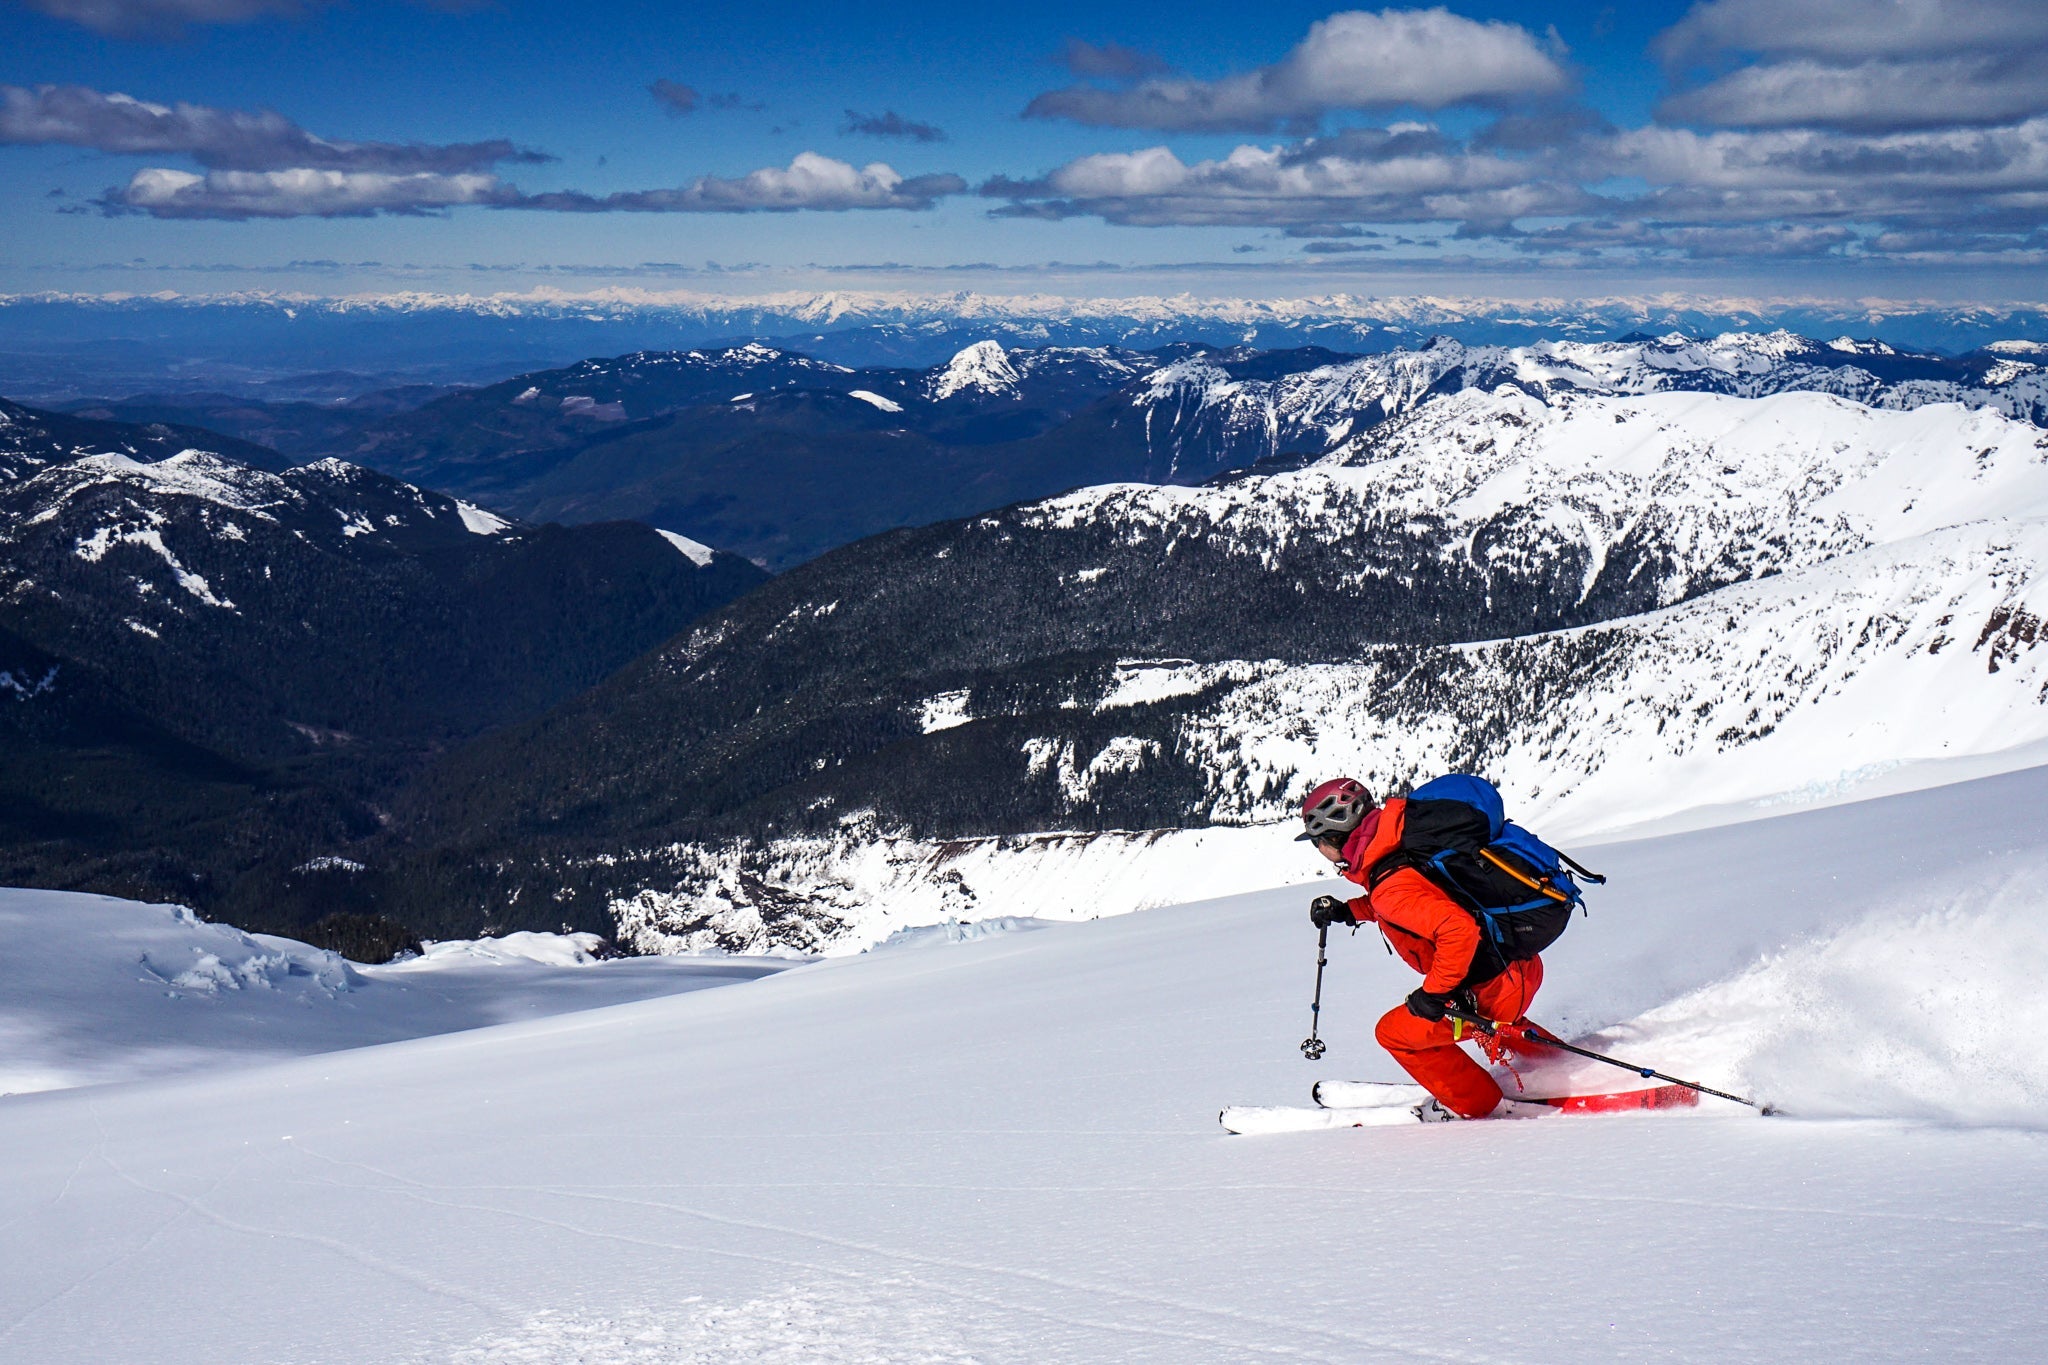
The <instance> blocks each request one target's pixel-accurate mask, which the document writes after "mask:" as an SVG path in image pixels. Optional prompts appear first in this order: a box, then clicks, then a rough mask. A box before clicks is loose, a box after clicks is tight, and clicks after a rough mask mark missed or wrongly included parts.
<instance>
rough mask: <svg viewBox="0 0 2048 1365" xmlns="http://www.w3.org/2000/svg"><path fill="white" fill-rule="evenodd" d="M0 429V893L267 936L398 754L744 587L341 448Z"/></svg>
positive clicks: (590, 666)
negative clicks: (246, 455)
mask: <svg viewBox="0 0 2048 1365" xmlns="http://www.w3.org/2000/svg"><path fill="white" fill-rule="evenodd" d="M0 418H4V419H5V422H6V425H5V426H4V427H0V438H4V445H5V448H6V451H7V455H8V458H7V461H6V463H5V465H4V466H0V804H4V806H5V808H6V810H7V811H8V815H7V817H6V819H5V820H4V821H0V856H4V858H5V865H6V866H7V867H8V868H9V869H10V870H11V874H12V878H13V879H14V880H17V881H35V882H41V883H43V884H46V885H48V884H54V885H62V886H74V887H75V886H84V887H90V888H93V889H100V890H120V891H127V892H130V893H135V894H150V895H157V896H166V897H176V898H179V899H184V900H188V901H190V902H192V903H194V904H196V905H198V906H199V907H200V908H202V909H206V910H208V911H210V912H219V911H222V910H224V909H225V908H226V907H227V906H229V905H230V904H232V905H233V906H234V907H236V909H235V913H236V914H237V915H238V916H239V917H240V919H241V921H242V922H243V923H244V924H246V925H250V926H252V927H268V926H279V925H286V924H291V923H293V922H294V919H293V914H292V912H290V911H289V910H288V907H289V906H290V905H292V904H294V903H298V904H300V905H301V907H302V908H303V907H304V906H306V905H310V904H314V903H318V902H321V901H323V900H324V899H327V897H325V896H324V894H323V893H321V892H320V891H319V889H318V888H317V887H315V886H313V885H312V884H313V883H316V882H322V881H338V882H349V881H350V880H351V879H350V878H348V877H338V878H336V877H327V876H318V877H308V876H303V875H300V874H299V873H298V872H295V871H294V869H296V868H298V867H299V865H300V864H302V863H304V862H305V861H306V860H307V859H308V858H313V857H316V855H322V854H325V853H327V852H329V851H330V850H331V848H332V846H333V845H334V844H336V843H340V842H346V841H347V840H350V839H354V838H361V837H363V836H364V835H365V834H367V833H369V832H370V831H372V830H375V829H376V828H378V826H379V823H380V820H381V819H383V818H387V817H384V816H383V815H381V813H380V812H381V811H382V806H383V803H384V802H387V801H388V800H389V799H390V796H389V793H390V790H391V788H392V787H393V785H394V783H395V782H397V781H398V780H400V779H402V777H403V776H404V775H405V774H406V773H408V772H409V771H411V770H412V769H413V768H414V767H416V766H417V765H418V764H419V763H420V762H422V761H424V760H425V759H426V758H428V757H429V756H430V755H431V754H433V753H434V752H436V751H438V750H439V749H441V748H444V747H445V746H447V745H448V744H451V743H454V742H458V741H460V740H461V739H463V738H465V737H467V736H469V735H473V734H475V733H477V732H478V731H480V730H483V729H486V728H489V727H491V726H493V725H502V724H505V723H507V722H509V721H513V720H517V719H522V718H525V717H527V716H532V715H535V714H538V713H539V712H541V711H543V710H545V709H546V708H547V707H548V706H549V705H551V704H553V703H555V702H557V701H560V700H561V699H563V698H564V697H567V696H569V695H571V694H573V693H575V692H576V691H579V690H581V689H582V688H585V687H587V686H589V685H590V684H591V683H593V682H595V681H597V680H598V679H599V678H601V677H603V676H604V675H605V674H607V673H609V672H611V671H612V670H613V669H615V668H617V667H618V666H619V665H621V664H623V663H625V662H626V661H628V660H630V659H632V658H633V657H635V656H636V655H638V654H640V653H642V652H644V651H645V650H647V649H648V648H650V647H652V646H654V645H655V644H658V643H659V642H660V641H662V640H664V639H666V638H667V637H669V636H670V635H672V634H673V633H674V632H675V631H676V630H678V629H679V628H681V627H682V626H684V625H686V624H687V623H688V622H689V621H691V620H692V619H693V618H695V617H696V616H698V615H699V614H701V613H702V612H704V611H706V610H708V609H710V608H712V607H715V606H717V605H720V604H722V603H724V602H726V601H728V600H730V599H731V598H732V597H734V596H736V595H738V594H739V593H742V592H744V591H746V590H747V589H749V588H751V587H753V586H754V585H755V584H757V583H759V582H761V581H762V580H763V579H764V578H765V577H766V575H765V574H764V573H762V571H761V570H759V569H757V568H756V567H755V566H753V565H752V564H749V563H747V562H746V561H745V560H743V559H741V558H739V557H737V556H734V555H731V554H726V553H723V552H714V551H711V550H709V549H707V548H706V547H705V546H703V545H701V544H698V543H696V542H694V541H690V540H687V539H685V538H680V537H678V538H669V537H665V536H664V535H662V534H661V533H658V532H657V531H655V530H654V529H652V528H650V527H647V526H645V525H641V524H638V523H612V524H600V525H588V526H580V527H575V528H564V527H560V526H538V527H536V526H525V525H518V524H514V523H510V522H508V521H506V520H505V519H503V518H501V517H497V516H494V515H492V514H490V513H487V512H484V511H482V510H481V509H479V508H476V507H474V506H471V505H468V504H465V503H462V502H459V501H457V500H456V499H453V498H449V497H446V496H443V495H441V494H438V493H432V492H428V491H426V490H423V489H420V488H417V487H414V486H412V485H409V484H406V483H402V482H400V481H398V480H395V479H392V478H390V477H388V476H386V475H383V474H378V473H375V472H373V471H371V470H368V469H364V468H361V467H360V466H356V465H352V464H348V463H346V462H343V461H340V460H331V459H330V460H321V461H317V462H314V463H312V464H308V465H303V466H299V467H296V468H292V467H287V465H286V462H284V461H282V460H281V459H279V458H278V457H277V456H276V454H275V452H264V455H265V456H266V461H265V462H266V463H268V464H270V465H271V466H272V468H270V469H264V468H256V467H252V466H251V465H249V464H246V463H243V462H240V461H238V460H235V459H231V458H227V457H226V456H224V455H222V454H220V453H216V452H215V451H214V450H212V449H208V448H204V447H200V448H185V447H183V445H182V441H183V439H184V437H185V436H187V435H193V436H197V437H200V438H205V437H206V436H207V435H208V434H207V433H203V432H202V433H186V432H181V431H178V430H173V429H169V428H137V427H130V426H127V425H125V424H121V423H106V422H81V421H78V420H76V419H72V418H66V417H62V416H60V415H57V414H49V413H41V412H38V411H36V410H34V409H28V408H21V407H16V406H13V405H8V406H6V407H5V409H4V410H0ZM217 444H220V445H222V446H223V447H224V448H226V449H233V448H234V443H231V442H230V443H217ZM679 542H680V543H679ZM316 865H317V864H316ZM259 868H263V869H268V870H267V871H264V872H259V871H258V870H257V869H259ZM273 874H274V875H273ZM302 892H303V893H306V894H304V895H302V894H300V893H302ZM343 899H346V897H344V898H343ZM356 908H358V909H360V908H364V907H361V906H358V907H356ZM550 927H559V925H553V926H550Z"/></svg>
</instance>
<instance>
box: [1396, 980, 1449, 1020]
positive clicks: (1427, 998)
mask: <svg viewBox="0 0 2048 1365" xmlns="http://www.w3.org/2000/svg"><path fill="white" fill-rule="evenodd" d="M1456 1003H1457V997H1456V994H1455V993H1454V992H1451V991H1445V992H1443V993H1442V994H1438V993H1437V992H1436V991H1426V990H1423V989H1422V988H1421V987H1420V986H1418V987H1416V988H1415V989H1414V990H1413V991H1411V992H1409V994H1408V1012H1409V1013H1410V1014H1412V1015H1414V1016H1415V1017H1416V1018H1417V1019H1427V1020H1429V1022H1430V1023H1432V1024H1434V1023H1436V1022H1437V1021H1438V1020H1440V1019H1442V1018H1443V1017H1444V1012H1445V1011H1446V1010H1448V1009H1450V1007H1451V1006H1452V1005H1454V1004H1456Z"/></svg>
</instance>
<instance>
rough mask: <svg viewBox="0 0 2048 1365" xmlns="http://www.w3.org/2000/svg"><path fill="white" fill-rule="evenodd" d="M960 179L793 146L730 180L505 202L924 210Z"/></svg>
mask: <svg viewBox="0 0 2048 1365" xmlns="http://www.w3.org/2000/svg"><path fill="white" fill-rule="evenodd" d="M966 188H967V182H966V181H964V180H962V179H961V178H960V177H959V176H957V175H922V176H914V177H905V176H904V175H902V174H900V173H899V172H898V171H897V170H896V169H895V168H894V167H892V166H889V165H886V164H885V163H883V162H880V161H875V162H870V163H869V164H868V165H866V166H853V165H851V164H849V163H847V162H844V161H838V160H834V159H833V158H832V157H829V156H823V155H820V154H819V153H817V152H799V153H797V155H796V157H795V158H794V159H793V160H791V162H790V163H789V165H788V166H786V167H775V166H769V167H764V168H763V169H761V170H758V171H752V172H749V173H748V174H746V175H743V176H739V177H737V178H735V179H729V180H728V179H721V178H720V177H718V176H710V175H707V176H703V177H700V178H699V179H697V180H695V181H692V182H691V183H690V184H688V185H686V186H683V187H681V188H679V189H664V190H629V191H623V192H621V193H617V194H606V195H589V194H580V193H574V192H563V193H556V194H536V195H528V196H522V197H521V198H520V200H519V201H518V203H517V204H516V205H511V206H509V207H518V208H530V209H549V210H554V211H557V212H563V213H762V212H769V213H787V212H794V211H796V210H799V209H812V210H826V211H839V210H845V209H928V208H930V207H932V205H933V204H935V203H937V202H938V200H939V199H941V198H943V197H945V196H946V195H949V194H959V193H961V192H962V191H963V190H965V189H966Z"/></svg>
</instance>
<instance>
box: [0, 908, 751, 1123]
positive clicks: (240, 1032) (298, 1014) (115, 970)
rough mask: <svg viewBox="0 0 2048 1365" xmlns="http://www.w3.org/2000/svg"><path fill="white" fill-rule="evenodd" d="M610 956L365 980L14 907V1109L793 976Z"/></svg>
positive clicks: (574, 950)
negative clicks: (84, 1089) (124, 1084)
mask: <svg viewBox="0 0 2048 1365" xmlns="http://www.w3.org/2000/svg"><path fill="white" fill-rule="evenodd" d="M597 943H598V940H597V937H596V936H595V935H593V934H534V933H518V934H507V935H505V936H504V937H503V938H498V939H483V940H478V941H473V942H472V941H455V942H446V943H434V944H430V945H428V947H427V951H426V952H425V953H424V954H422V955H421V956H419V957H417V958H414V959H412V960H410V961H407V962H398V963H391V964H388V965H384V966H364V965H362V964H360V963H352V962H347V961H344V960H343V959H342V958H341V957H340V956H339V955H337V954H335V953H330V952H326V951H324V950H322V949H318V948H313V947H309V946H308V945H306V944H304V943H300V942H298V941H296V940H294V939H287V938H274V937H272V936H270V935H268V934H245V933H243V932H242V931H241V930H239V929H235V928H232V927H230V926H228V925H225V924H208V923H205V922H204V921H202V920H200V919H199V918H198V917H196V916H195V915H194V914H193V913H192V912H191V911H190V910H187V909H185V908H184V907H182V906H174V905H141V904H137V903H136V902H134V901H124V900H117V899H115V898H113V897H111V896H89V895H79V894H76V893H72V892H65V891H26V890H8V889H0V1098H4V1097H5V1096H6V1095H8V1094H10V1093H12V1094H16V1095H19V1094H24V1093H27V1092H30V1091H37V1090H55V1089H62V1088H65V1087H68V1086H78V1085H97V1084H104V1083H106V1082H110V1081H126V1080H140V1079H149V1078H155V1077H161V1076H166V1075H171V1074H176V1073H180V1072H188V1071H196V1070H207V1069H213V1068H217V1067H221V1066H226V1065H240V1064H246V1063H248V1062H250V1061H254V1060H261V1059H267V1058H278V1057H292V1056H298V1055H301V1054H304V1053H312V1052H329V1051H333V1050H334V1049H337V1048H350V1047H364V1046H368V1045H370V1044H374V1043H385V1042H391V1041H394V1040H396V1039H401V1038H417V1037H422V1036H425V1035H429V1034H440V1033H450V1032H454V1031H456V1030H459V1029H471V1028H482V1027H486V1026H488V1025H491V1024H500V1023H505V1022H507V1021H509V1020H514V1019H531V1018H537V1017H540V1016H543V1015H549V1014H560V1013H563V1012H565V1011H571V1010H583V1009H590V1008H593V1007H595V1006H599V1005H611V1004H617V1003H619V1002H620V1001H624V1000H641V999H646V998H647V997H650V996H656V995H668V994H673V993H675V992H678V991H690V990H699V989H702V988H704V987H707V986H719V985H725V984H727V983H729V982H732V981H744V980H750V979H752V978H754V977H756V976H760V975H763V974H765V973H768V972H773V971H777V970H780V969H781V968H782V967H785V966H787V965H789V964H788V962H787V961H768V960H762V959H758V958H698V959H694V960H692V959H682V958H643V959H630V960H614V961H609V962H600V961H598V960H596V959H595V958H594V957H592V956H591V953H592V951H593V950H594V949H595V948H596V946H597Z"/></svg>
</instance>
